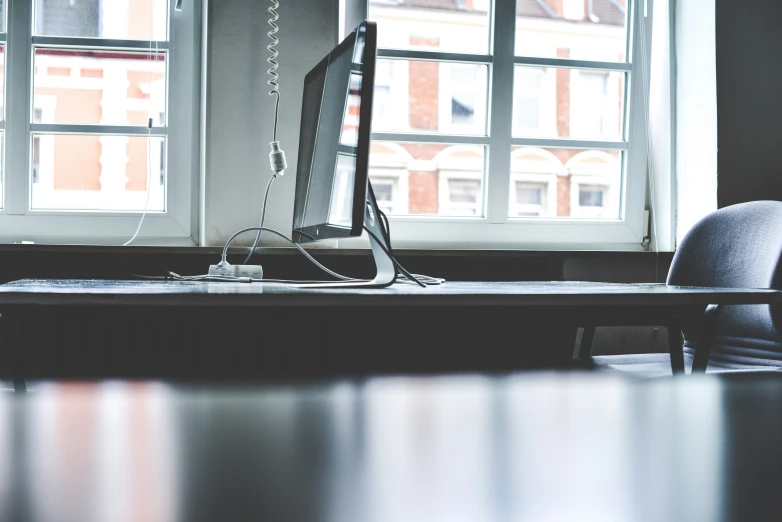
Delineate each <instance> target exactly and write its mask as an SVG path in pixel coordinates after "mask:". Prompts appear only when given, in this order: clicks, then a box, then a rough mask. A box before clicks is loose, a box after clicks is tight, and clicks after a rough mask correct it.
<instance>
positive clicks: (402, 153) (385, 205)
mask: <svg viewBox="0 0 782 522" xmlns="http://www.w3.org/2000/svg"><path fill="white" fill-rule="evenodd" d="M412 161H413V157H412V156H411V155H410V154H409V153H408V152H407V151H406V150H405V149H404V148H402V147H401V146H400V145H397V144H396V143H389V142H373V143H372V148H371V161H370V165H369V181H370V183H372V190H373V191H374V192H375V198H376V199H377V205H378V207H380V210H382V211H383V212H385V213H386V214H407V212H408V199H409V197H408V193H409V189H408V179H409V171H408V167H409V166H410V163H411V162H412Z"/></svg>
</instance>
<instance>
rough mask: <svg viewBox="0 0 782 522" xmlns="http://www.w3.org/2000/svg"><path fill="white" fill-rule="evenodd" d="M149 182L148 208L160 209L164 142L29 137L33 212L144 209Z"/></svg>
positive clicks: (131, 138) (130, 138)
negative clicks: (31, 138) (30, 144)
mask: <svg viewBox="0 0 782 522" xmlns="http://www.w3.org/2000/svg"><path fill="white" fill-rule="evenodd" d="M150 168H151V172H150ZM148 179H149V180H150V184H149V205H148V206H147V208H148V210H150V211H163V210H165V185H166V144H165V139H164V138H161V137H153V138H147V137H146V136H95V135H73V134H33V142H32V169H31V185H32V208H33V209H37V210H48V209H62V210H117V211H123V210H133V211H143V210H144V208H145V205H146V202H147V180H148Z"/></svg>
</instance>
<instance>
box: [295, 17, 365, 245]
mask: <svg viewBox="0 0 782 522" xmlns="http://www.w3.org/2000/svg"><path fill="white" fill-rule="evenodd" d="M376 42H377V29H376V27H375V25H374V24H373V23H371V22H364V23H362V24H361V25H359V26H358V27H357V28H356V30H355V31H353V32H352V33H351V34H350V35H349V36H348V37H347V38H345V40H344V41H343V42H342V43H340V44H339V45H338V46H337V47H336V48H335V49H334V50H333V51H331V52H330V53H329V55H328V56H327V57H326V58H324V59H323V60H322V61H321V62H320V63H319V64H318V65H316V66H315V67H314V68H313V69H312V70H311V71H310V72H309V73H308V74H307V76H306V77H305V79H304V99H303V101H302V107H301V110H302V114H301V128H300V135H299V155H298V162H297V170H296V198H295V201H294V211H293V240H294V241H295V242H297V243H306V242H310V241H319V240H323V239H333V238H344V237H350V236H360V235H361V233H362V231H363V225H364V212H365V205H366V198H367V179H368V167H369V141H370V127H371V122H372V91H373V90H374V70H375V55H376V50H377V43H376Z"/></svg>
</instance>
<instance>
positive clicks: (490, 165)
mask: <svg viewBox="0 0 782 522" xmlns="http://www.w3.org/2000/svg"><path fill="white" fill-rule="evenodd" d="M652 3H653V0H629V1H628V2H627V11H628V12H627V26H626V31H627V43H626V53H625V56H626V57H627V59H626V61H624V62H604V61H594V60H581V59H569V58H541V57H534V56H516V55H515V49H516V41H515V36H516V2H515V1H513V0H494V1H493V2H492V3H491V8H490V12H489V24H490V27H489V33H490V34H489V38H490V45H489V49H490V50H491V54H490V55H480V54H464V53H453V52H445V51H443V52H441V51H422V50H407V49H385V48H380V49H378V58H383V59H400V60H401V59H405V60H411V59H418V60H432V61H438V62H459V63H476V64H486V65H488V66H489V87H488V94H487V100H488V102H489V106H488V113H489V120H488V132H487V134H486V135H453V134H443V133H438V134H430V135H427V134H424V133H394V132H373V133H372V138H373V140H376V141H384V142H385V141H391V142H395V143H398V142H423V143H438V144H447V145H457V144H464V145H482V146H488V147H489V148H488V149H487V152H488V154H487V156H488V157H487V169H486V171H485V173H484V186H485V189H484V194H485V197H486V200H485V207H484V209H485V210H484V215H483V217H479V218H455V217H447V216H420V215H417V216H393V217H390V220H391V222H392V229H393V231H394V237H393V240H394V245H395V246H396V247H398V248H478V249H486V248H532V249H534V248H546V249H573V248H589V249H606V250H643V249H644V246H643V242H644V237H643V236H644V232H643V230H644V215H645V213H644V210H645V200H646V185H647V120H648V117H647V111H646V107H645V106H646V99H645V98H646V97H647V96H648V94H647V93H648V92H649V89H648V86H649V75H648V64H649V63H650V52H651V23H652V20H651V13H652V12H653V5H652ZM347 7H348V9H347V10H346V19H347V20H352V19H355V18H356V17H357V18H359V19H363V18H366V17H367V13H368V2H367V1H357V2H350V3H349V5H348V6H347ZM349 29H350V28H349V27H347V26H346V27H345V30H349ZM642 36H643V37H644V40H645V41H643V42H642V41H641V37H642ZM644 53H645V54H644ZM521 65H524V66H537V67H550V68H566V69H571V70H573V69H587V70H589V69H594V70H598V71H608V72H611V71H616V72H621V73H625V74H626V76H625V78H626V79H625V86H624V93H625V97H626V101H625V103H624V106H623V107H624V108H623V113H622V121H623V124H624V136H623V137H622V138H623V139H622V140H617V141H603V140H583V139H572V138H553V139H549V138H540V137H526V138H518V137H513V136H512V128H513V116H512V113H511V111H507V110H504V109H503V107H508V106H512V104H513V100H514V92H513V83H514V71H515V67H516V66H521ZM517 146H528V147H541V148H557V147H561V148H574V149H584V150H599V151H606V150H609V151H613V150H619V151H622V155H621V158H622V162H623V164H622V167H623V170H622V172H623V178H622V183H621V186H620V191H621V193H622V197H621V204H620V217H619V219H599V220H598V219H584V218H574V219H571V218H566V217H562V218H549V219H545V218H543V219H541V218H535V219H529V218H511V217H509V209H510V208H509V207H510V200H511V198H510V195H509V193H510V190H511V165H510V162H511V148H512V147H517ZM339 244H340V246H345V247H351V246H357V245H358V243H357V242H356V241H355V240H340V242H339Z"/></svg>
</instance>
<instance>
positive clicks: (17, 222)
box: [0, 0, 202, 246]
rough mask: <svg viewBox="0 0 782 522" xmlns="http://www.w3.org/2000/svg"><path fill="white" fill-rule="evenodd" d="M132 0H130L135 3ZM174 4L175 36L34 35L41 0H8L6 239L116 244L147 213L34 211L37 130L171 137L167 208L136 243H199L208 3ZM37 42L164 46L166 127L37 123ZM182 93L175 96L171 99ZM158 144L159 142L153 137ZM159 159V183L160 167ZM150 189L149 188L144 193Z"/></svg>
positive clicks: (0, 221) (0, 219) (149, 217)
mask: <svg viewBox="0 0 782 522" xmlns="http://www.w3.org/2000/svg"><path fill="white" fill-rule="evenodd" d="M129 1H130V0H129ZM164 1H165V3H166V4H167V6H168V18H167V22H168V27H169V29H168V40H167V41H157V42H154V41H153V42H150V41H148V40H146V41H145V40H116V39H108V38H81V37H52V36H35V35H34V32H33V24H34V4H35V3H36V2H35V0H7V4H8V5H7V17H8V18H7V23H8V33H7V35H8V36H7V40H8V41H7V48H6V79H7V81H6V93H5V95H6V100H8V101H9V102H10V103H7V105H6V106H7V113H6V121H5V129H4V130H5V132H6V151H7V154H5V165H4V167H5V168H4V173H5V174H4V180H3V185H4V187H3V188H4V190H3V197H4V201H3V205H2V207H3V208H2V209H1V210H0V231H2V232H0V242H18V241H33V242H51V243H90V244H107V245H117V244H122V243H124V241H125V240H127V239H129V238H130V237H131V236H133V233H134V232H135V230H136V227H137V226H138V224H139V220H140V219H141V216H142V214H143V210H138V211H102V210H101V211H93V210H35V209H32V189H33V180H32V142H33V132H39V133H47V132H50V133H57V134H60V133H63V134H79V135H81V134H88V135H101V136H103V135H114V136H142V137H146V136H152V137H157V136H165V139H166V141H167V146H166V148H167V150H166V177H167V184H166V188H165V191H166V206H165V211H163V212H157V211H149V212H147V214H146V217H145V218H144V226H143V227H142V229H141V231H140V234H139V236H138V238H137V239H136V243H137V244H149V245H182V246H191V245H195V244H197V240H196V239H195V238H197V236H198V231H197V228H198V220H197V216H196V214H197V212H198V209H199V200H198V190H199V175H200V162H201V154H200V140H201V130H200V129H201V85H202V78H201V73H202V63H201V62H202V55H201V38H202V1H201V0H190V1H189V2H187V3H186V4H185V5H184V9H182V10H181V11H175V9H174V7H175V4H176V0H164ZM36 47H54V48H61V47H69V48H76V49H87V50H90V49H98V50H118V51H128V52H133V51H135V52H146V51H156V50H157V51H165V53H166V78H167V86H168V91H167V93H166V95H167V98H168V99H167V101H166V115H167V125H166V126H153V128H152V129H151V130H150V129H147V127H145V126H142V127H137V126H117V125H71V124H43V123H42V124H36V123H32V113H33V110H34V107H33V82H34V77H33V76H34V75H33V67H34V63H33V60H34V52H35V51H34V50H35V48H36ZM172 92H176V96H171V93H172ZM153 143H154V142H153ZM155 166H156V165H155V164H154V163H153V167H152V168H153V176H152V178H153V180H154V169H155ZM145 193H146V192H145Z"/></svg>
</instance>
